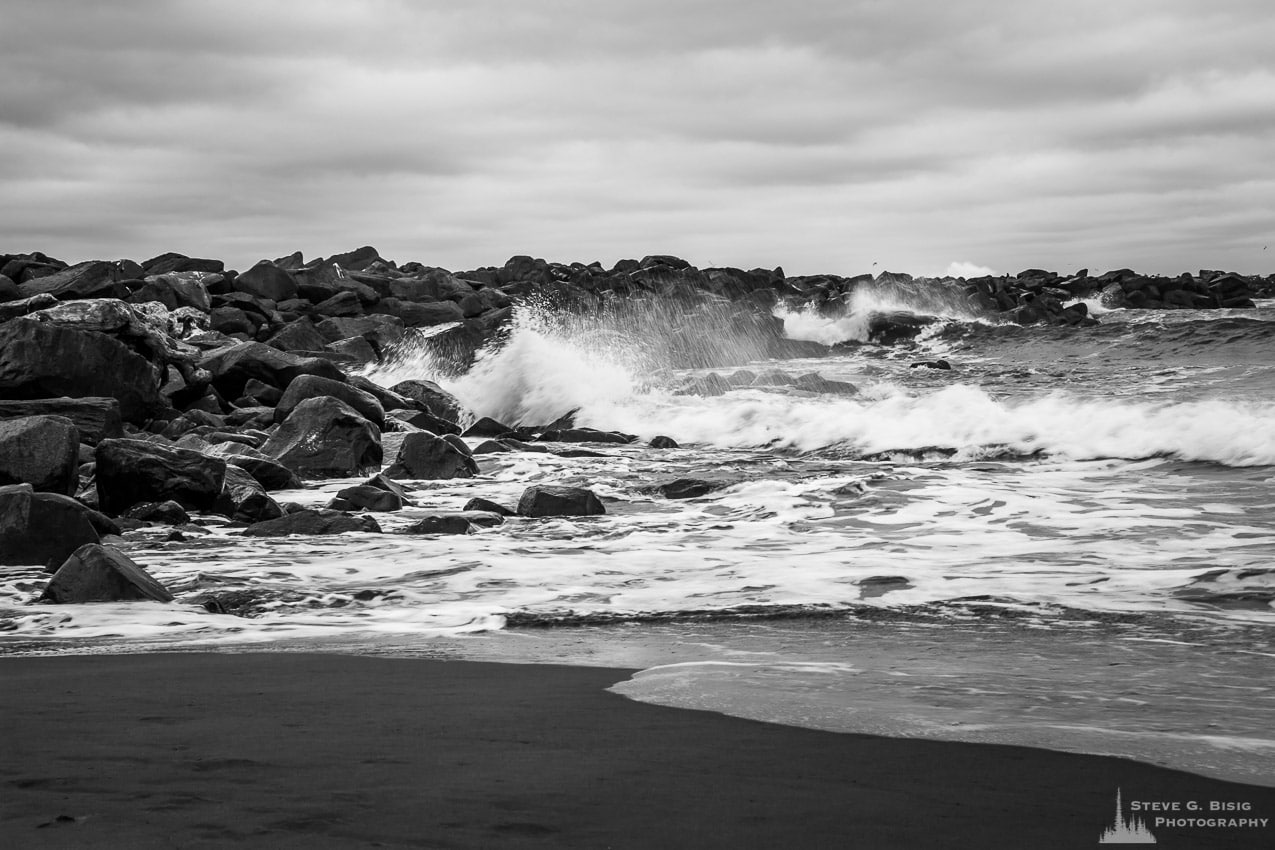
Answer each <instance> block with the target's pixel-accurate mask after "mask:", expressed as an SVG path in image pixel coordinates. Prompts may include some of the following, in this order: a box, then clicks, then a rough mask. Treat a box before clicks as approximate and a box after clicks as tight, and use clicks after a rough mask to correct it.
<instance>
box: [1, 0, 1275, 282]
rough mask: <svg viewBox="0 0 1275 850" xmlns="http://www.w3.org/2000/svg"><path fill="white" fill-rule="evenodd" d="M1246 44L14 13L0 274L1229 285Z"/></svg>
mask: <svg viewBox="0 0 1275 850" xmlns="http://www.w3.org/2000/svg"><path fill="white" fill-rule="evenodd" d="M1272 38H1275V25H1273V24H1272V22H1271V16H1270V15H1269V14H1268V13H1267V11H1266V6H1265V4H1263V3H1256V2H1238V0H1236V1H1235V2H1229V1H1228V0H1213V2H1202V0H1201V2H1196V0H1155V2H1152V0H1129V2H1093V1H1092V0H1080V2H1069V3H1055V2H1044V0H1025V2H1019V3H1014V4H1006V3H1002V2H991V0H954V2H950V3H945V4H930V3H919V2H917V3H911V2H878V1H877V0H870V1H869V0H864V1H863V2H845V0H839V1H838V2H833V1H832V0H829V2H824V0H798V2H792V3H787V4H779V3H758V2H739V0H698V1H697V2H688V1H687V0H647V2H641V3H639V2H633V0H616V2H603V3H599V2H596V0H594V2H585V0H546V1H545V2H534V3H533V2H513V0H471V2H469V3H465V4H457V3H442V2H408V0H399V1H398V2H396V0H369V2H363V3H354V2H344V3H336V2H327V3H320V2H310V3H301V2H253V3H248V2H243V3H236V2H160V0H154V1H153V2H122V3H113V4H103V3H91V2H69V1H68V0H63V2H58V1H57V0H46V2H38V3H37V2H11V3H8V4H6V9H5V21H4V28H3V30H0V145H2V146H3V151H4V156H3V157H0V182H2V187H3V189H4V190H5V196H6V199H7V201H8V204H7V206H6V207H5V209H4V212H0V216H3V218H0V225H2V226H3V232H4V233H6V234H7V235H8V237H9V239H11V240H14V244H12V245H11V246H10V247H7V248H6V247H5V246H0V250H30V249H37V248H42V249H45V250H50V251H51V252H53V253H57V252H59V251H60V252H62V253H64V254H67V255H73V256H72V257H71V258H76V257H82V256H88V255H92V254H101V255H104V256H114V255H119V254H122V253H133V254H135V255H142V254H153V253H158V252H160V251H162V250H169V249H174V250H185V251H187V252H194V253H205V254H224V255H226V256H227V259H229V260H231V261H232V262H233V263H237V264H244V263H247V262H251V261H252V260H254V259H256V258H257V257H259V256H275V255H278V254H280V253H286V252H287V251H290V250H292V249H294V248H303V249H305V250H306V251H307V253H311V254H312V253H330V252H333V251H337V250H344V249H347V248H350V247H354V246H355V245H356V244H362V243H364V242H373V243H375V244H377V245H378V247H381V249H382V250H383V252H384V253H386V254H387V255H390V256H396V257H398V258H399V259H404V260H406V259H423V260H426V261H432V262H438V263H441V264H445V265H454V266H466V265H478V264H480V263H484V262H500V261H501V260H503V258H504V257H505V256H507V255H509V254H512V253H519V252H528V253H535V254H540V255H546V256H553V257H555V258H558V259H577V258H598V259H602V260H604V261H608V262H609V261H613V260H614V259H617V258H618V257H620V256H623V255H641V254H644V253H650V252H653V251H674V252H682V253H684V254H686V255H687V256H688V258H689V259H692V260H695V261H697V262H708V261H709V260H713V261H716V262H720V263H732V264H738V265H760V264H769V265H774V264H775V263H780V262H782V263H784V264H785V266H786V267H787V268H789V270H790V271H802V270H805V271H819V270H830V271H848V272H854V271H860V270H862V269H863V268H864V267H866V266H868V265H869V264H870V263H871V262H872V261H882V262H884V261H889V262H890V264H892V265H893V266H894V267H896V268H910V269H912V270H914V271H938V270H942V268H944V267H945V266H947V264H948V263H950V262H951V261H953V260H965V261H973V262H975V263H980V264H984V265H990V266H994V267H997V268H1001V269H1002V270H1006V269H1009V268H1012V267H1014V266H1023V265H1033V264H1035V265H1039V264H1045V263H1048V262H1054V263H1056V264H1058V265H1060V266H1066V265H1081V264H1084V265H1093V266H1101V265H1120V264H1137V263H1142V264H1143V265H1146V266H1153V265H1157V264H1159V265H1162V266H1164V267H1166V270H1170V269H1172V268H1173V267H1176V266H1180V265H1182V264H1186V263H1188V262H1189V261H1192V262H1208V263H1212V264H1215V265H1228V264H1229V265H1232V266H1236V267H1240V266H1244V265H1245V264H1246V263H1247V264H1249V265H1250V266H1251V265H1252V264H1254V263H1258V262H1260V261H1262V260H1264V259H1265V258H1263V257H1261V256H1258V254H1256V253H1255V251H1256V252H1259V253H1260V244H1259V241H1260V240H1263V239H1264V240H1265V241H1266V242H1269V237H1268V236H1267V235H1265V234H1268V233H1269V231H1270V230H1271V229H1273V227H1272V225H1273V222H1275V212H1273V211H1272V209H1271V204H1270V202H1269V201H1267V200H1265V198H1269V197H1272V196H1275V192H1272V189H1275V187H1272V185H1271V184H1272V180H1273V179H1275V166H1272V164H1271V161H1270V157H1269V154H1268V153H1266V151H1269V150H1270V149H1272V145H1275V127H1273V126H1272V116H1275V71H1273V69H1272V63H1271V62H1270V60H1269V59H1268V58H1267V57H1268V55H1269V44H1270V43H1271V40H1272ZM1218 222H1225V225H1224V226H1222V227H1221V228H1220V229H1219V227H1218V226H1217V223H1218ZM1219 230H1220V231H1221V232H1219ZM1197 256H1199V260H1198V261H1197V260H1195V257H1197ZM1253 270H1256V269H1253Z"/></svg>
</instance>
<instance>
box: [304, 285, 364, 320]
mask: <svg viewBox="0 0 1275 850" xmlns="http://www.w3.org/2000/svg"><path fill="white" fill-rule="evenodd" d="M314 312H316V313H318V314H319V315H320V316H331V317H334V318H336V317H341V318H352V317H355V316H362V315H363V302H362V301H361V300H360V299H359V296H358V294H357V293H355V292H351V291H350V290H345V291H344V292H338V293H337V294H335V295H333V296H332V297H331V298H325V299H324V300H323V301H320V302H319V303H318V304H315V305H314Z"/></svg>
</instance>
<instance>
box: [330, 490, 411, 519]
mask: <svg viewBox="0 0 1275 850" xmlns="http://www.w3.org/2000/svg"><path fill="white" fill-rule="evenodd" d="M328 507H329V508H331V509H333V510H337V511H358V510H366V511H374V512H377V511H397V510H400V509H401V508H402V507H403V500H402V499H401V498H399V496H398V495H397V494H395V493H391V492H390V491H388V490H384V489H381V488H380V487H373V486H371V485H370V484H357V485H355V486H353V487H346V488H345V489H343V490H339V491H337V494H336V497H335V498H333V499H332V501H331V502H329V503H328Z"/></svg>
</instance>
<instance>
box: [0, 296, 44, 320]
mask: <svg viewBox="0 0 1275 850" xmlns="http://www.w3.org/2000/svg"><path fill="white" fill-rule="evenodd" d="M57 303H58V299H56V298H54V297H53V296H52V295H47V294H41V295H32V296H31V297H30V298H19V299H18V300H16V301H7V302H5V303H3V304H0V322H7V321H9V320H10V319H16V318H18V317H19V316H26V315H29V314H31V313H34V312H35V311H37V310H44V309H46V308H48V307H52V306H54V305H55V304H57Z"/></svg>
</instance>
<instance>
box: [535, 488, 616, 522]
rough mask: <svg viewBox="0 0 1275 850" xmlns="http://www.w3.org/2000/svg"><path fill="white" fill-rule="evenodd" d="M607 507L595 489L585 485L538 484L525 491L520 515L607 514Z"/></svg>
mask: <svg viewBox="0 0 1275 850" xmlns="http://www.w3.org/2000/svg"><path fill="white" fill-rule="evenodd" d="M605 513H606V508H605V507H603V506H602V501H601V500H600V499H598V497H597V496H596V495H594V493H593V491H591V490H586V489H585V488H583V487H552V486H543V485H536V486H533V487H528V488H527V489H526V490H524V491H523V494H522V498H520V499H519V500H518V515H519V516H525V517H549V516H592V515H595V514H605Z"/></svg>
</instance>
